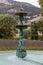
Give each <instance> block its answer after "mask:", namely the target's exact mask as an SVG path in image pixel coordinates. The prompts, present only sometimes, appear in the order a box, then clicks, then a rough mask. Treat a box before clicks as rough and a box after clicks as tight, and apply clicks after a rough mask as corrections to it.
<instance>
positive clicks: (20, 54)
mask: <svg viewBox="0 0 43 65" xmlns="http://www.w3.org/2000/svg"><path fill="white" fill-rule="evenodd" d="M26 54H27V53H26V50H25V49H21V48H19V47H18V48H17V52H16V55H17V56H18V57H20V58H24V57H26Z"/></svg>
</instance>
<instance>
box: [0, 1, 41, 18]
mask: <svg viewBox="0 0 43 65" xmlns="http://www.w3.org/2000/svg"><path fill="white" fill-rule="evenodd" d="M20 6H22V8H23V9H24V11H27V12H28V15H29V16H31V17H33V16H34V15H39V14H40V8H38V7H35V6H33V5H32V4H29V3H25V2H17V1H13V0H0V14H6V13H7V14H12V15H14V14H15V12H16V11H19V10H20V8H21V7H20ZM29 12H30V14H29Z"/></svg>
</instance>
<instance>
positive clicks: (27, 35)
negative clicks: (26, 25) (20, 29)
mask: <svg viewBox="0 0 43 65" xmlns="http://www.w3.org/2000/svg"><path fill="white" fill-rule="evenodd" d="M30 36H31V32H30V30H24V38H25V39H30Z"/></svg>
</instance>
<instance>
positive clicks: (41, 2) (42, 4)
mask: <svg viewBox="0 0 43 65" xmlns="http://www.w3.org/2000/svg"><path fill="white" fill-rule="evenodd" d="M38 1H39V5H40V6H41V9H42V12H41V13H42V16H43V0H38Z"/></svg>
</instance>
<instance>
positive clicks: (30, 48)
mask: <svg viewBox="0 0 43 65" xmlns="http://www.w3.org/2000/svg"><path fill="white" fill-rule="evenodd" d="M16 49H17V48H14V47H11V48H6V47H3V48H0V51H10V50H12V51H13V50H16ZM25 49H26V50H39V51H42V50H43V49H42V48H38V47H37V48H36V47H29V48H28V47H27V48H25Z"/></svg>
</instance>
